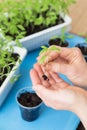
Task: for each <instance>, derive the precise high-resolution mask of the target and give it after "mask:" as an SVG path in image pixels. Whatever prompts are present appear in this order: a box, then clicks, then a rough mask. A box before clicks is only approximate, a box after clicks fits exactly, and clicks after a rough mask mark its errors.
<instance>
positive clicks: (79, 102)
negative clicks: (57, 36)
mask: <svg viewBox="0 0 87 130" xmlns="http://www.w3.org/2000/svg"><path fill="white" fill-rule="evenodd" d="M59 48H60V49H61V52H60V53H58V52H55V51H50V52H47V53H44V55H47V56H48V57H47V59H45V61H44V63H43V65H39V64H38V63H36V64H35V65H34V68H33V69H32V70H31V71H30V76H31V80H32V83H33V89H34V90H35V91H36V93H37V95H38V96H39V97H40V98H41V99H42V100H43V101H44V103H45V104H46V105H47V106H49V107H52V108H54V109H57V110H59V109H61V110H70V111H72V112H74V113H76V114H77V115H78V116H79V118H80V119H81V121H82V123H83V125H84V127H85V129H86V130H87V91H86V90H84V89H82V88H80V87H87V63H86V62H85V60H84V58H83V56H82V54H81V52H80V50H79V49H76V48H72V49H69V48H61V47H59ZM41 57H42V55H41V56H39V57H38V60H40V58H41ZM56 72H58V73H62V74H65V75H66V76H67V77H68V78H69V79H70V80H71V81H72V82H73V83H74V85H75V86H71V85H70V84H68V83H66V82H65V81H63V80H62V79H61V78H60V77H59V76H58V74H57V73H56ZM43 74H46V75H47V77H48V78H49V80H44V79H43V78H42V75H43ZM78 86H80V87H78Z"/></svg>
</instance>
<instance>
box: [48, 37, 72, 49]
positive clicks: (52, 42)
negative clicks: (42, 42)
mask: <svg viewBox="0 0 87 130" xmlns="http://www.w3.org/2000/svg"><path fill="white" fill-rule="evenodd" d="M48 45H49V46H51V45H56V46H61V47H67V46H68V45H69V43H68V42H67V41H66V40H65V41H64V42H63V41H62V40H61V38H59V37H58V38H53V39H50V40H49V41H48Z"/></svg>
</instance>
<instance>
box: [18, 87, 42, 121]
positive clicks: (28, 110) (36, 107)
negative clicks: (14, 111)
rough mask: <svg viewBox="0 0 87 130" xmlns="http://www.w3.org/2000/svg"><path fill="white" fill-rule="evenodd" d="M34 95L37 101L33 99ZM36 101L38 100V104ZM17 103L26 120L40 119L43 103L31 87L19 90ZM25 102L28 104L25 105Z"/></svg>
mask: <svg viewBox="0 0 87 130" xmlns="http://www.w3.org/2000/svg"><path fill="white" fill-rule="evenodd" d="M26 95H27V96H26ZM32 95H34V96H35V98H36V99H33V98H32ZM22 98H24V99H22ZM30 100H31V101H32V102H31V101H30ZM35 100H36V101H37V100H38V101H37V103H36V101H35ZM16 101H17V104H18V106H19V108H20V112H21V116H22V118H23V119H24V120H26V121H34V120H36V119H37V118H38V117H39V115H40V113H41V111H42V104H43V102H42V100H41V99H40V98H39V97H38V96H37V95H36V93H35V92H34V91H33V90H32V89H31V88H30V87H27V88H23V89H21V90H19V91H18V93H17V95H16ZM24 101H25V102H26V101H27V104H26V103H23V102H24Z"/></svg>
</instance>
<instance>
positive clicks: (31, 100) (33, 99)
mask: <svg viewBox="0 0 87 130" xmlns="http://www.w3.org/2000/svg"><path fill="white" fill-rule="evenodd" d="M17 100H18V102H19V103H20V104H21V105H23V106H26V107H34V106H37V105H39V104H40V103H41V102H42V100H41V99H40V98H39V97H38V96H37V95H36V93H30V92H25V93H23V94H21V95H20V97H18V99H17Z"/></svg>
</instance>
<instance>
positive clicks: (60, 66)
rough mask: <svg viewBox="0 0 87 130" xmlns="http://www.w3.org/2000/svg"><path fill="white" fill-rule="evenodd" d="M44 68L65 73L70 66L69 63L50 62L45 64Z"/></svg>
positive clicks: (68, 70)
mask: <svg viewBox="0 0 87 130" xmlns="http://www.w3.org/2000/svg"><path fill="white" fill-rule="evenodd" d="M45 69H46V70H48V71H53V72H58V73H62V74H65V75H67V74H68V72H70V69H71V66H70V65H69V64H64V63H59V62H50V63H48V64H47V65H45Z"/></svg>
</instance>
